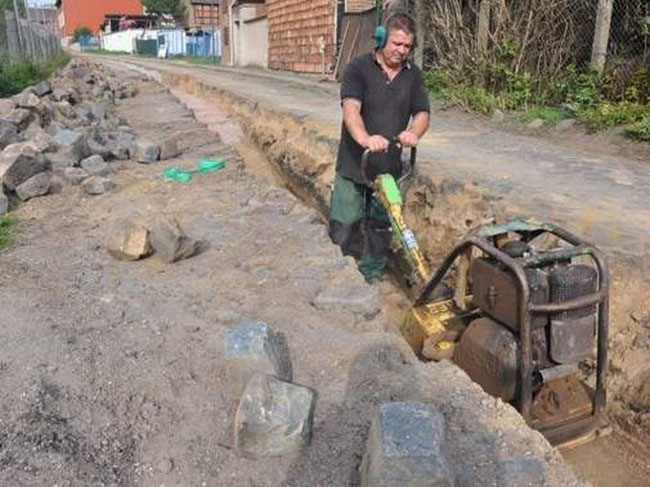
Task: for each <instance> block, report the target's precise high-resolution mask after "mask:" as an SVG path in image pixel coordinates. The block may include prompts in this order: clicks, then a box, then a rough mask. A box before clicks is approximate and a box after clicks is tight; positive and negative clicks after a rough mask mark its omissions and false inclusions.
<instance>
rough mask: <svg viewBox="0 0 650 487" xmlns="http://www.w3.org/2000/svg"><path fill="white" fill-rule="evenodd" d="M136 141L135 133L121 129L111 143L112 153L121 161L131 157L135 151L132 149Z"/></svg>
mask: <svg viewBox="0 0 650 487" xmlns="http://www.w3.org/2000/svg"><path fill="white" fill-rule="evenodd" d="M134 141H135V136H134V135H133V134H131V133H129V132H123V131H120V133H119V134H118V135H117V136H116V138H115V140H112V141H111V142H110V144H109V147H110V149H111V154H112V155H113V157H114V158H115V159H117V160H120V161H125V160H127V159H129V158H130V154H131V152H135V151H133V150H132V147H133V144H134Z"/></svg>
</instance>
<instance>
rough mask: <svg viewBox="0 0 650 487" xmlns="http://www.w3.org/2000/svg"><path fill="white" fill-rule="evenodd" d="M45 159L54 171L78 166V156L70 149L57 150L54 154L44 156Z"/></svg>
mask: <svg viewBox="0 0 650 487" xmlns="http://www.w3.org/2000/svg"><path fill="white" fill-rule="evenodd" d="M45 159H46V160H47V161H48V162H49V163H50V164H51V165H52V169H53V170H55V171H60V170H62V169H64V168H66V167H73V166H78V165H79V155H78V154H77V153H75V152H73V151H71V150H70V149H59V150H58V151H56V152H50V153H47V154H45Z"/></svg>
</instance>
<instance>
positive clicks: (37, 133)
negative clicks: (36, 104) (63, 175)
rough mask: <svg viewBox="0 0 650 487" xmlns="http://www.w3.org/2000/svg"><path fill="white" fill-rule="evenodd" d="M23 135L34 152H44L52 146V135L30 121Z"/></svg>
mask: <svg viewBox="0 0 650 487" xmlns="http://www.w3.org/2000/svg"><path fill="white" fill-rule="evenodd" d="M24 135H25V137H26V139H27V141H26V142H27V143H29V144H30V145H31V146H32V147H33V148H34V150H36V152H46V151H48V150H49V149H50V147H51V146H52V137H51V136H50V135H49V134H48V133H47V132H46V131H45V130H43V129H42V128H41V126H40V125H37V124H36V123H32V124H31V125H30V126H29V127H28V128H27V130H26V131H25V133H24Z"/></svg>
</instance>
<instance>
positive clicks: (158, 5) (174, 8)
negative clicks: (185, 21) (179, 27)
mask: <svg viewBox="0 0 650 487" xmlns="http://www.w3.org/2000/svg"><path fill="white" fill-rule="evenodd" d="M142 5H143V6H144V8H146V9H147V12H149V13H152V14H158V15H161V14H167V15H171V16H172V17H174V18H175V19H180V18H183V17H184V16H185V10H186V7H185V4H184V3H183V1H182V0H142Z"/></svg>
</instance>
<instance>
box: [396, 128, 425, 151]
mask: <svg viewBox="0 0 650 487" xmlns="http://www.w3.org/2000/svg"><path fill="white" fill-rule="evenodd" d="M397 140H398V141H399V143H400V144H402V147H415V146H417V145H418V142H420V138H419V137H418V136H417V135H415V134H414V133H413V132H410V131H408V130H405V131H404V132H402V133H401V134H399V135H398V136H397Z"/></svg>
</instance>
